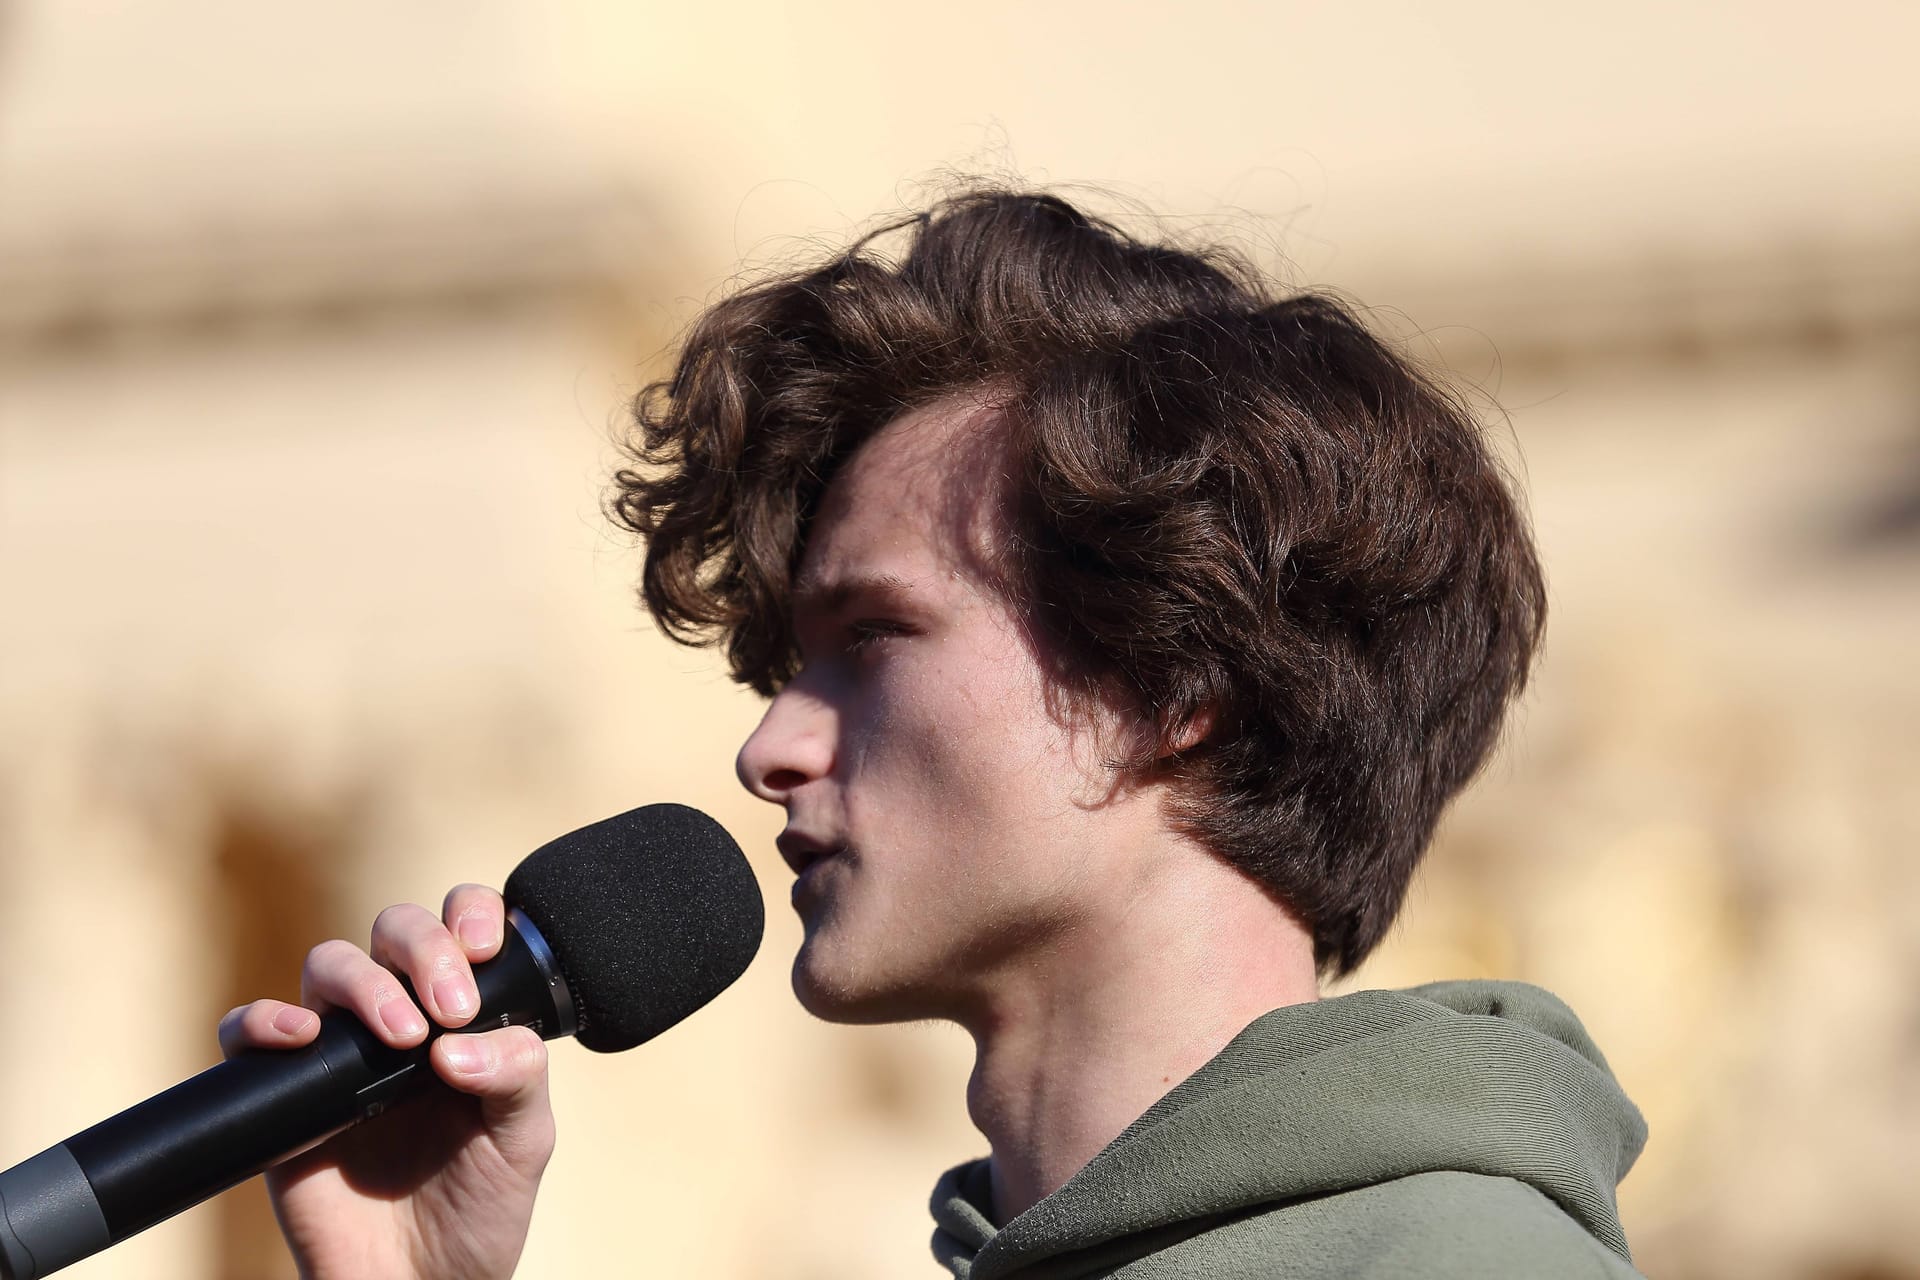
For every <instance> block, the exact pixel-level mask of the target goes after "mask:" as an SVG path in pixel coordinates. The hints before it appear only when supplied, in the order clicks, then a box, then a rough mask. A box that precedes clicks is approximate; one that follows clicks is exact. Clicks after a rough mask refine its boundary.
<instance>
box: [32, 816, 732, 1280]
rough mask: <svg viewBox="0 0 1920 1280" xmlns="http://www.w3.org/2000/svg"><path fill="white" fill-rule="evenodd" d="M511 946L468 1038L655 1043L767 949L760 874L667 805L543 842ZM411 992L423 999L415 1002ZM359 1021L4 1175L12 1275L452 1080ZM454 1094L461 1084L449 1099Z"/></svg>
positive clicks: (521, 890) (122, 1235) (82, 1253)
mask: <svg viewBox="0 0 1920 1280" xmlns="http://www.w3.org/2000/svg"><path fill="white" fill-rule="evenodd" d="M504 896H505V898H506V901H507V905H508V908H509V909H508V912H507V922H508V928H507V930H506V938H505V942H504V944H503V945H502V947H501V949H500V954H499V955H497V956H495V957H494V958H493V959H491V960H489V961H487V962H486V963H485V964H482V965H477V966H475V968H474V971H473V976H474V980H475V982H476V984H477V985H478V986H479V988H480V1012H479V1013H477V1014H476V1015H475V1016H474V1018H473V1021H472V1022H470V1023H468V1024H467V1025H466V1026H465V1027H461V1028H458V1030H460V1031H488V1030H492V1029H494V1028H496V1027H504V1026H512V1025H521V1026H530V1027H532V1028H533V1029H534V1030H536V1031H538V1032H539V1033H540V1035H541V1037H542V1038H543V1039H548V1040H551V1039H554V1038H555V1037H557V1036H566V1035H572V1036H577V1037H578V1038H579V1041H580V1043H581V1044H582V1045H585V1046H586V1047H587V1048H588V1049H591V1050H593V1051H595V1052H597V1053H618V1052H620V1051H621V1050H624V1049H631V1048H633V1047H634V1046H636V1045H640V1044H644V1043H646V1042H647V1041H648V1040H651V1039H652V1038H653V1037H654V1036H657V1035H659V1034H660V1033H661V1032H662V1031H665V1030H666V1029H667V1028H668V1027H671V1026H673V1025H674V1024H675V1023H677V1022H679V1021H680V1020H681V1019H683V1018H685V1017H687V1016H688V1015H689V1014H691V1013H693V1012H694V1011H695V1010H696V1009H699V1008H700V1007H701V1006H702V1005H704V1004H706V1003H707V1002H708V1001H709V1000H711V999H713V998H714V997H715V996H717V995H719V994H720V993H721V992H722V991H724V990H726V988H727V987H728V986H730V985H731V984H732V983H733V980H734V979H735V978H738V977H739V976H740V975H741V974H742V973H743V972H745V970H746V967H747V965H748V963H749V962H751V961H752V959H753V956H754V953H755V952H756V951H758V950H759V948H760V934H761V929H762V927H763V925H764V920H763V915H762V910H761V905H760V892H759V889H758V887H757V886H756V884H755V882H754V878H753V871H752V869H751V868H749V867H748V865H747V860H746V858H745V857H744V856H743V855H742V854H741V852H740V848H739V846H738V845H736V844H735V843H734V842H733V839H732V837H730V836H729V835H727V833H726V832H725V831H724V830H723V829H722V828H721V827H720V824H719V823H717V822H715V821H714V820H713V819H712V818H709V817H708V816H707V815H706V814H704V813H701V812H699V811H698V810H696V809H689V808H687V807H685V806H684V805H675V804H657V805H649V806H646V807H644V808H640V809H634V810H632V811H630V812H628V813H623V814H620V815H619V816H618V817H613V818H608V819H606V820H605V821H604V822H597V823H594V824H593V825H592V826H588V827H582V828H581V829H580V830H578V831H575V832H573V833H572V834H570V835H564V836H561V837H560V838H559V839H557V840H554V841H551V842H549V843H548V844H545V845H542V846H541V847H540V848H539V849H536V850H535V851H534V852H533V853H531V854H529V855H528V856H527V858H526V860H525V861H523V862H522V863H521V864H520V865H519V866H518V867H517V868H516V869H515V870H514V872H513V874H512V875H511V876H509V877H508V878H507V887H506V890H505V895H504ZM407 994H408V995H409V997H411V996H412V994H413V992H412V990H411V989H409V990H408V993H407ZM428 1022H429V1024H430V1029H429V1034H428V1038H427V1040H426V1041H425V1042H424V1043H422V1044H420V1045H418V1046H417V1047H415V1048H412V1049H394V1048H391V1047H389V1046H388V1045H386V1044H383V1043H382V1042H381V1041H380V1040H379V1039H377V1038H376V1037H375V1036H374V1035H373V1033H372V1032H370V1031H368V1030H367V1028H366V1027H365V1026H364V1025H362V1024H361V1022H360V1020H359V1018H357V1017H355V1016H354V1015H353V1014H352V1013H351V1012H348V1011H347V1010H344V1009H340V1010H335V1011H333V1012H331V1013H328V1014H327V1015H326V1016H325V1017H323V1018H322V1019H321V1029H320V1033H319V1036H318V1038H317V1039H315V1040H314V1042H313V1043H311V1044H309V1045H306V1046H305V1047H303V1048H300V1049H293V1050H252V1051H249V1052H246V1053H242V1054H239V1055H237V1056H235V1057H233V1058H231V1059H229V1060H228V1061H226V1062H223V1063H221V1064H220V1065H219V1066H216V1067H212V1068H210V1069H208V1070H206V1071H203V1072H201V1073H200V1074H199V1075H197V1076H194V1077H193V1078H192V1079H191V1080H187V1081H185V1082H184V1083H181V1084H178V1085H175V1086H174V1087H173V1088H171V1089H169V1090H167V1091H166V1092H165V1093H161V1094H158V1095H156V1096H154V1097H152V1098H149V1099H147V1100H146V1101H145V1102H142V1103H140V1104H139V1105H138V1106H135V1107H132V1108H130V1109H128V1110H126V1111H122V1112H121V1113H120V1114H119V1115H117V1116H114V1117H112V1118H111V1119H109V1120H105V1121H102V1122H101V1123H100V1124H97V1125H95V1126H93V1127H92V1128H91V1129H88V1130H86V1131H85V1132H84V1133H78V1134H75V1135H74V1136H73V1137H71V1138H69V1139H67V1140H66V1141H65V1142H63V1143H61V1144H60V1145H58V1146H55V1147H50V1148H48V1149H47V1150H46V1151H43V1152H41V1153H40V1154H39V1155H37V1156H34V1157H33V1158H32V1159H30V1160H27V1161H25V1162H24V1163H22V1164H18V1165H15V1166H14V1167H13V1168H11V1169H8V1170H7V1171H6V1172H4V1173H0V1280H39V1278H40V1277H41V1276H46V1275H50V1274H52V1273H53V1272H55V1271H58V1270H59V1269H60V1268H62V1267H65V1266H68V1265H69V1264H71V1263H74V1262H77V1261H79V1260H80V1259H82V1258H85V1257H88V1256H89V1255H91V1254H94V1253H97V1252H99V1251H100V1250H102V1249H105V1248H107V1247H108V1246H110V1245H114V1244H118V1243H119V1242H120V1241H122V1240H125V1239H126V1238H127V1237H129V1236H131V1235H134V1234H136V1233H138V1232H141V1231H144V1230H146V1229H147V1228H148V1227H150V1226H153V1225H154V1224H155V1223H157V1222H162V1221H165V1220H166V1219H167V1218H170V1217H172V1216H173V1215H174V1214H176V1213H179V1212H181V1211H182V1210H184V1209H188V1208H191V1207H192V1206H194V1205H196V1204H198V1203H200V1202H201V1201H202V1200H205V1199H207V1198H208V1197H210V1196H214V1195H217V1194H218V1193H220V1192H222V1191H225V1190H226V1189H227V1188H229V1187H231V1186H234V1185H235V1184H237V1183H240V1182H244V1181H245V1180H246V1179H248V1178H251V1177H252V1176H253V1175H255V1174H257V1173H260V1172H262V1171H264V1170H266V1169H268V1168H270V1167H272V1166H273V1165H275V1164H278V1163H279V1162H280V1161H282V1160H284V1159H286V1158H287V1157H288V1156H291V1155H294V1154H296V1153H297V1152H300V1151H304V1150H306V1149H307V1148H309V1147H312V1146H314V1145H316V1144H317V1143H319V1142H321V1141H324V1140H325V1139H327V1138H329V1137H332V1136H333V1135H334V1134H336V1133H339V1132H340V1131H341V1130H343V1129H346V1128H349V1127H351V1126H352V1125H355V1124H358V1123H360V1122H361V1121H363V1120H368V1119H371V1118H372V1117H374V1116H377V1115H379V1114H380V1113H381V1112H382V1111H384V1110H386V1109H387V1108H388V1107H390V1106H392V1105H393V1104H394V1103H395V1102H397V1101H399V1100H400V1099H402V1098H403V1097H405V1096H406V1095H407V1094H409V1093H410V1092H412V1091H414V1090H415V1089H417V1088H420V1087H423V1086H426V1085H428V1084H429V1083H432V1084H438V1083H439V1082H438V1078H437V1077H436V1076H435V1075H434V1073H433V1068H432V1066H431V1065H429V1063H428V1062H427V1050H428V1049H429V1048H430V1047H431V1045H432V1043H433V1041H434V1040H435V1039H437V1038H438V1037H439V1036H440V1035H441V1034H442V1031H443V1029H442V1028H441V1027H439V1026H437V1025H431V1024H432V1019H428ZM440 1087H445V1086H440Z"/></svg>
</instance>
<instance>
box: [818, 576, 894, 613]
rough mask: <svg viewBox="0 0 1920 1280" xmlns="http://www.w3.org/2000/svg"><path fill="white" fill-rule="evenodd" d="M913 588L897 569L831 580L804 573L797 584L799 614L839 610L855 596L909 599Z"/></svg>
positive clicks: (857, 598) (835, 611)
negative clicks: (805, 575) (806, 575)
mask: <svg viewBox="0 0 1920 1280" xmlns="http://www.w3.org/2000/svg"><path fill="white" fill-rule="evenodd" d="M912 594H913V588H912V587H911V586H910V585H909V584H908V582H907V580H906V579H905V578H902V577H901V576H900V575H898V574H894V573H859V574H854V575H853V576H851V577H846V578H834V579H831V580H827V579H821V578H817V577H802V578H800V579H799V580H798V581H796V582H795V583H794V585H793V612H794V616H795V617H800V616H803V615H813V616H820V615H826V614H833V613H838V612H839V611H840V610H842V609H844V608H846V607H847V606H848V605H849V604H851V603H853V602H854V601H855V600H861V599H876V598H877V599H880V600H905V599H906V598H908V597H909V596H911V595H912Z"/></svg>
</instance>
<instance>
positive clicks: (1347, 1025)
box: [932, 982, 1646, 1280]
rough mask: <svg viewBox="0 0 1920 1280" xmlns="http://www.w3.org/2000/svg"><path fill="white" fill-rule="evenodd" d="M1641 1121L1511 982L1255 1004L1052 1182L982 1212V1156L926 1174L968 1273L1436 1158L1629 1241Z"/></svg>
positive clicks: (1104, 1248) (947, 1239)
mask: <svg viewBox="0 0 1920 1280" xmlns="http://www.w3.org/2000/svg"><path fill="white" fill-rule="evenodd" d="M1645 1141H1646V1125H1645V1122H1644V1121H1643V1120H1642V1119H1641V1117H1640V1112H1639V1111H1638V1109H1637V1108H1635V1107H1634V1105H1633V1103H1632V1102H1630V1101H1628V1099H1627V1097H1626V1095H1625V1094H1624V1093H1622V1092H1621V1090H1620V1087H1619V1085H1618V1084H1617V1083H1616V1082H1615V1081H1614V1078H1613V1075H1612V1073H1611V1072H1610V1071H1609V1070H1608V1069H1607V1064H1606V1060H1605V1059H1604V1058H1603V1057H1602V1056H1601V1054H1600V1050H1599V1049H1598V1048H1597V1047H1596V1046H1595V1045H1594V1043H1593V1041H1592V1040H1591V1039H1590V1038H1589V1037H1588V1036H1587V1033H1586V1031H1585V1029H1584V1028H1583V1027H1582V1026H1581V1025H1580V1022H1579V1019H1577V1018H1576V1017H1575V1016H1574V1015H1573V1012H1572V1011H1571V1010H1570V1009H1568V1008H1567V1007H1566V1005H1564V1004H1562V1003H1561V1002H1560V1001H1559V1000H1558V999H1556V998H1555V997H1554V996H1552V995H1550V994H1548V993H1547V992H1545V991H1542V990H1540V989H1539V988H1537V987H1531V986H1526V985H1524V984H1520V983H1502V982H1448V983H1436V984H1433V985H1431V986H1425V987H1417V988H1414V989H1412V990H1409V991H1362V992H1358V993H1355V994H1353V995H1348V996H1342V997H1339V998H1337V999H1331V1000H1322V1001H1318V1002H1316V1003H1313V1004H1303V1005H1293V1006H1289V1007H1287V1008H1283V1009H1276V1010H1274V1011H1273V1012H1272V1013H1268V1014H1265V1015H1263V1016H1262V1017H1260V1018H1258V1019H1257V1020H1255V1021H1254V1022H1253V1023H1252V1025H1250V1026H1248V1027H1247V1028H1246V1030H1244V1031H1242V1032H1241V1033H1240V1034H1239V1035H1238V1036H1236V1037H1235V1038H1234V1039H1233V1041H1232V1042H1231V1043H1229V1044H1228V1045H1227V1046H1226V1048H1225V1049H1223V1050H1221V1051H1220V1053H1219V1054H1218V1055H1217V1056H1215V1057H1214V1058H1213V1060H1212V1061H1210V1062H1208V1063H1207V1064H1206V1065H1205V1066H1204V1067H1202V1068H1201V1069H1200V1070H1199V1071H1197V1072H1195V1073H1194V1074H1193V1075H1192V1076H1190V1077H1188V1078H1187V1079H1186V1080H1184V1081H1183V1082H1181V1083H1180V1084H1179V1085H1176V1086H1175V1087H1174V1089H1173V1091H1172V1092H1170V1093H1168V1094H1167V1095H1166V1096H1165V1097H1164V1098H1162V1099H1161V1100H1160V1101H1159V1102H1158V1103H1156V1104H1154V1106H1153V1107H1152V1108H1151V1109H1149V1110H1148V1111H1147V1113H1146V1114H1145V1115H1143V1116H1141V1117H1140V1119H1139V1120H1137V1121H1135V1122H1134V1123H1133V1124H1132V1125H1131V1126H1129V1127H1128V1128H1127V1130H1126V1132H1124V1133H1122V1134H1121V1135H1120V1136H1119V1137H1118V1138H1116V1139H1114V1141H1113V1142H1112V1143H1110V1144H1109V1145H1108V1146H1107V1148H1106V1149H1105V1150H1104V1151H1102V1152H1101V1153H1100V1154H1099V1155H1098V1156H1096V1157H1094V1159H1093V1160H1092V1161H1091V1162H1089V1163H1088V1164H1087V1166H1086V1167H1085V1168H1083V1169H1082V1170H1080V1172H1079V1173H1077V1174H1075V1175H1074V1176H1073V1177H1072V1178H1071V1179H1070V1180H1069V1181H1068V1182H1067V1183H1066V1185H1065V1186H1063V1187H1061V1188H1060V1189H1059V1190H1057V1191H1055V1192H1054V1193H1053V1194H1052V1195H1049V1196H1048V1197H1046V1198H1045V1199H1044V1200H1042V1201H1040V1202H1039V1203H1038V1204H1036V1205H1034V1206H1033V1207H1032V1208H1031V1209H1029V1210H1028V1211H1027V1212H1025V1213H1023V1214H1021V1215H1020V1216H1019V1217H1017V1218H1015V1219H1014V1220H1013V1221H1012V1222H1009V1223H1007V1224H1006V1225H1005V1226H1004V1227H1003V1228H1000V1229H998V1230H996V1229H995V1227H994V1225H993V1222H992V1218H991V1200H992V1196H991V1191H990V1187H989V1180H988V1167H987V1162H986V1161H985V1160H977V1161H973V1162H971V1163H969V1164H965V1165H961V1166H960V1167H959V1168H957V1169H954V1170H952V1171H950V1172H949V1173H948V1174H947V1175H946V1176H945V1177H943V1178H942V1179H941V1181H940V1185H939V1186H938V1187H937V1188H935V1191H934V1197H933V1205H932V1208H933V1215H934V1220H935V1223H936V1224H937V1229H936V1231H935V1233H934V1242H933V1243H934V1252H935V1254H936V1256H938V1257H939V1258H940V1260H941V1261H942V1262H943V1263H945V1264H946V1265H947V1266H949V1267H950V1268H951V1269H952V1270H953V1271H954V1273H955V1274H956V1275H959V1276H966V1277H967V1278H968V1280H1002V1278H1003V1277H1016V1276H1017V1277H1020V1278H1021V1280H1040V1278H1041V1277H1043V1276H1044V1277H1054V1276H1059V1277H1065V1276H1077V1275H1085V1274H1091V1273H1097V1272H1104V1271H1106V1270H1109V1269H1111V1268H1114V1267H1118V1266H1121V1265H1124V1264H1125V1263H1126V1262H1128V1261H1130V1260H1133V1259H1135V1258H1140V1257H1145V1256H1147V1255H1148V1254H1151V1253H1153V1252H1155V1251H1156V1250H1158V1249H1161V1248H1164V1247H1166V1246H1167V1245H1168V1244H1171V1243H1173V1242H1176V1241H1179V1240H1184V1239H1186V1238H1188V1237H1190V1236H1193V1235H1196V1234H1198V1233H1199V1232H1202V1231H1205V1230H1207V1229H1208V1228H1209V1227H1212V1226H1215V1225H1218V1224H1220V1223H1223V1222H1225V1221H1228V1220H1231V1219H1234V1218H1239V1217H1244V1216H1246V1215H1247V1214H1248V1213H1249V1212H1255V1211H1258V1210H1259V1209H1260V1208H1261V1207H1263V1206H1273V1207H1281V1206H1284V1205H1286V1204H1288V1203H1290V1202H1299V1201H1305V1200H1310V1199H1316V1198H1320V1197H1325V1196H1329V1195H1335V1194H1338V1193H1342V1192H1348V1191H1354V1190H1357V1189H1360V1188H1363V1187H1371V1186H1375V1185H1377V1184H1381V1183H1388V1182H1392V1181H1394V1180H1397V1179H1402V1178H1410V1177H1413V1176H1415V1175H1419V1174H1426V1173H1435V1172H1443V1171H1450V1172H1460V1173H1469V1174H1480V1175H1485V1176H1488V1177H1494V1178H1508V1179H1513V1180H1516V1181H1518V1182H1522V1183H1525V1184H1526V1185H1528V1186H1531V1187H1533V1188H1534V1189H1536V1190H1537V1191H1539V1192H1541V1193H1542V1194H1543V1195H1545V1196H1546V1197H1547V1198H1548V1199H1550V1200H1551V1201H1553V1203H1554V1204H1556V1205H1558V1206H1559V1208H1560V1209H1561V1210H1563V1211H1564V1212H1565V1213H1566V1215H1567V1216H1568V1217H1570V1218H1571V1219H1572V1220H1573V1221H1574V1222H1576V1223H1577V1224H1578V1225H1579V1226H1580V1227H1581V1228H1583V1229H1584V1230H1585V1231H1586V1232H1587V1234H1588V1235H1590V1236H1591V1237H1592V1238H1593V1239H1594V1240H1595V1241H1597V1242H1598V1243H1599V1244H1601V1245H1603V1246H1604V1247H1605V1248H1606V1249H1608V1250H1611V1251H1612V1252H1613V1253H1615V1254H1618V1255H1619V1257H1620V1258H1621V1259H1623V1260H1624V1259H1626V1258H1627V1257H1628V1253H1627V1244H1626V1238H1625V1235H1624V1234H1623V1232H1622V1231H1621V1228H1620V1220H1619V1215H1618V1211H1617V1209H1616V1206H1615V1201H1614V1188H1615V1186H1616V1184H1617V1183H1618V1182H1619V1180H1620V1179H1621V1178H1622V1177H1624V1176H1625V1175H1626V1172H1627V1170H1628V1169H1629V1168H1630V1167H1631V1166H1632V1164H1633V1161H1634V1159H1635V1158H1636V1157H1637V1156H1638V1155H1639V1153H1640V1148H1641V1146H1642V1145H1643V1144H1644V1143H1645Z"/></svg>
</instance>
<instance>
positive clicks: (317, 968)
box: [306, 938, 363, 974]
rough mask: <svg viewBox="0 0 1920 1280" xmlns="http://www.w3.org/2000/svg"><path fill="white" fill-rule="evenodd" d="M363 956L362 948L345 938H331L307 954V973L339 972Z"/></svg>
mask: <svg viewBox="0 0 1920 1280" xmlns="http://www.w3.org/2000/svg"><path fill="white" fill-rule="evenodd" d="M362 954H363V953H362V952H361V950H360V948H358V947H356V946H354V945H353V944H352V943H351V942H348V941H347V940H346V939H345V938H330V939H328V940H327V941H325V942H323V943H321V944H320V945H319V946H317V947H315V948H313V950H311V951H309V952H307V963H306V971H307V972H308V973H310V974H311V973H324V972H329V971H333V970H337V969H339V968H341V967H342V966H344V965H348V964H351V963H352V962H353V960H354V958H355V957H357V956H360V955H362Z"/></svg>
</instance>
